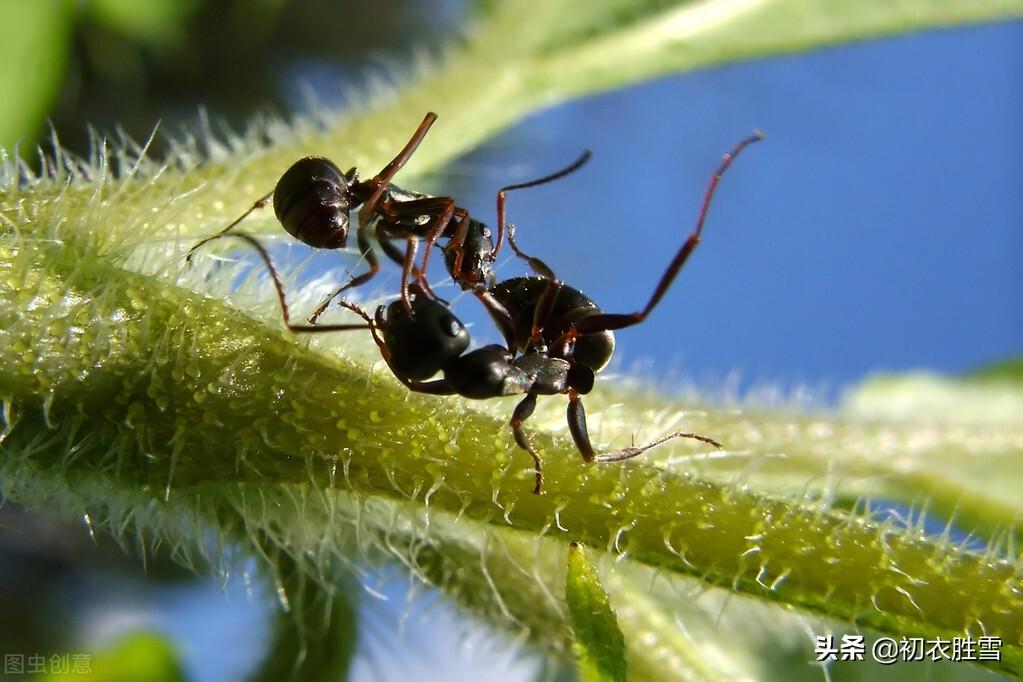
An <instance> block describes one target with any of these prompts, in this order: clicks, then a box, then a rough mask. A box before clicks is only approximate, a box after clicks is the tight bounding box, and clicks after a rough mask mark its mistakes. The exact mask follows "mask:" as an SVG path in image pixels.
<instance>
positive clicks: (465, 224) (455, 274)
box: [419, 201, 469, 283]
mask: <svg viewBox="0 0 1023 682" xmlns="http://www.w3.org/2000/svg"><path fill="white" fill-rule="evenodd" d="M451 209H452V215H451V217H450V218H448V220H447V222H445V223H441V222H439V221H435V224H434V225H433V226H431V229H430V231H429V233H428V236H427V237H426V251H424V252H423V263H422V265H420V266H419V267H420V270H419V273H420V276H422V277H423V282H425V281H426V265H427V263H429V262H430V252H431V251H433V245H434V244H436V243H437V240H438V239H440V238H441V237H443V236H444V231H445V230H446V229H447V227H448V225H449V224H450V223H451V221H452V220H455V218H456V217H457V219H458V222H457V223H455V234H454V236H453V237H452V238H451V241H450V242H449V245H448V248H450V249H454V251H455V262H454V267H452V268H451V278H452V279H454V280H455V281H456V282H458V281H460V279H461V277H462V255H463V254H462V246H463V245H464V244H465V235H466V233H467V231H468V228H469V212H468V211H466V210H465V209H464V208H461V207H459V206H455V205H454V201H452V202H451ZM421 283H422V282H421Z"/></svg>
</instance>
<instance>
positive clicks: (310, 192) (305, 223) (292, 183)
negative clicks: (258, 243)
mask: <svg viewBox="0 0 1023 682" xmlns="http://www.w3.org/2000/svg"><path fill="white" fill-rule="evenodd" d="M350 184H351V181H350V180H349V178H347V177H345V175H344V174H342V173H341V170H340V169H339V168H338V167H337V166H335V165H334V164H333V162H331V161H330V160H329V159H325V158H323V157H320V156H307V157H305V158H304V159H299V160H298V161H296V162H295V163H294V165H292V166H291V168H289V169H288V170H287V171H286V172H285V173H284V175H282V176H281V179H280V180H279V181H278V182H277V187H275V188H274V192H273V202H274V213H276V214H277V219H278V220H279V221H280V222H281V225H282V226H283V227H284V229H285V230H287V231H288V233H289V234H290V235H291V236H293V237H295V238H296V239H299V240H301V241H302V242H304V243H306V244H308V245H309V246H312V247H314V248H317V249H340V248H344V246H345V244H346V243H347V242H348V213H349V210H350V209H351V196H350V193H349V191H348V188H349V185H350Z"/></svg>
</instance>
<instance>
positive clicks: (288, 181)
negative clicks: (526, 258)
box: [187, 112, 589, 331]
mask: <svg viewBox="0 0 1023 682" xmlns="http://www.w3.org/2000/svg"><path fill="white" fill-rule="evenodd" d="M436 118H437V115H436V114H434V113H432V112H431V113H428V114H427V115H426V117H425V118H424V119H423V122H422V123H420V124H419V127H418V128H417V129H416V131H415V133H413V135H412V138H411V139H410V140H409V141H408V143H406V145H405V146H404V148H402V150H401V151H400V152H399V153H398V155H397V156H395V157H394V159H392V160H391V162H390V163H388V164H387V165H386V166H385V167H384V168H383V169H382V170H381V171H380V172H379V173H377V174H376V175H375V176H373V177H372V178H370V179H369V180H362V179H360V177H359V173H358V171H357V170H356V169H355V168H352V169H350V170H348V171H347V172H345V173H342V172H341V170H340V169H339V168H338V167H337V166H336V165H335V164H334V163H333V162H332V161H330V160H329V159H325V158H323V157H318V156H309V157H305V158H303V159H299V160H298V161H296V162H295V163H294V164H293V165H292V166H291V168H289V169H288V170H287V171H285V172H284V175H282V176H281V178H280V180H278V182H277V185H276V186H275V187H274V190H273V191H272V192H269V193H267V194H266V195H264V196H263V197H261V198H260V199H259V200H257V201H256V202H255V203H254V204H253V205H252V206H251V207H250V208H249V209H248V210H247V211H245V212H244V213H243V214H242V215H240V216H239V217H238V218H237V219H235V220H234V221H233V222H232V223H231V224H229V225H228V226H227V227H225V228H224V229H223V230H221V231H220V232H218V233H217V234H215V235H213V236H211V237H207V238H206V239H203V240H202V241H200V242H199V243H197V244H196V245H195V246H193V247H192V248H191V250H189V252H188V256H187V259H188V260H191V257H192V254H193V253H194V252H195V250H196V249H198V248H200V247H201V246H203V245H204V244H206V243H208V242H210V241H212V240H214V239H219V238H221V237H229V236H230V237H239V238H243V239H246V241H249V242H250V243H252V238H251V237H247V236H245V235H242V234H240V233H237V232H235V233H232V232H231V230H233V229H234V228H235V227H236V226H237V225H238V224H239V223H240V222H241V221H242V220H244V219H245V218H246V217H247V216H248V215H249V214H250V213H252V212H253V211H255V210H256V209H258V208H262V207H263V206H265V205H266V202H267V201H268V200H269V199H270V198H271V197H272V198H273V207H274V213H275V215H276V216H277V219H278V221H279V222H280V223H281V225H282V226H283V227H284V229H285V230H286V231H287V232H288V234H290V235H292V236H293V237H295V238H296V239H298V240H300V241H302V242H304V243H305V244H308V245H309V246H312V247H314V248H318V249H339V248H344V247H345V246H346V245H347V243H348V234H349V228H350V225H349V223H350V215H351V211H352V210H353V209H355V208H357V207H358V208H359V212H358V218H359V226H358V229H357V231H356V237H357V240H358V245H359V251H360V252H361V253H362V255H363V257H364V258H365V259H366V262H367V264H368V265H369V269H368V270H367V271H366V272H364V273H362V274H359V275H356V276H355V277H353V278H352V279H351V280H350V281H349V282H347V283H346V284H345V285H343V286H341V287H340V288H338V289H337V291H335V292H334V293H333V294H331V295H330V296H329V297H328V298H327V299H326V300H324V301H323V303H322V304H321V305H320V306H319V307H318V308H317V309H316V311H315V312H313V314H312V315H310V317H309V323H310V325H315V323H316V320H317V319H318V318H319V316H320V315H321V314H322V313H323V312H324V311H325V310H326V309H327V306H328V305H330V302H331V301H332V300H333V299H334V298H336V297H337V296H339V295H340V294H342V293H343V292H344V291H346V290H348V289H351V288H353V287H357V286H360V285H362V284H365V283H366V282H368V281H369V280H370V279H372V278H373V277H374V276H375V275H376V273H377V272H378V271H379V269H380V265H379V262H378V260H377V257H376V254H375V252H374V250H373V245H372V240H371V237H370V234H371V232H370V231H371V229H372V230H373V231H374V233H375V236H376V240H377V243H378V244H379V245H380V248H381V249H383V251H384V253H385V254H386V255H387V256H388V257H389V258H390V259H391V260H393V261H395V262H396V263H398V264H399V265H401V266H402V280H401V297H402V302H403V305H405V307H406V309H407V310H408V309H410V304H409V297H408V284H409V282H410V280H411V279H412V278H413V277H415V279H416V281H417V282H418V283H419V285H420V287H422V288H424V289H425V290H427V291H429V284H428V283H427V282H426V278H425V272H426V266H427V263H428V259H429V254H430V251H431V249H432V247H433V246H434V244H436V243H437V242H438V240H441V239H446V240H447V241H446V243H445V245H444V246H443V247H442V248H443V250H444V256H445V264H446V265H447V268H448V272H449V273H450V274H451V277H452V279H453V280H454V281H455V282H456V283H457V284H458V285H459V286H461V287H462V288H463V289H481V288H485V287H486V286H487V285H488V284H490V283H492V282H493V263H494V261H495V260H496V258H497V254H498V252H499V250H500V248H501V244H502V242H503V238H504V229H505V227H504V211H505V209H504V207H505V202H506V198H505V195H506V193H507V192H509V191H511V190H515V189H522V188H525V187H533V186H535V185H539V184H543V183H545V182H550V181H551V180H555V179H557V178H560V177H562V176H563V175H566V174H568V173H571V172H572V171H574V170H575V169H576V168H578V167H579V166H581V165H582V164H583V163H585V161H586V160H587V159H588V158H589V153H588V152H587V153H585V154H583V156H582V157H581V158H580V159H579V160H578V161H576V162H575V163H573V164H572V165H571V166H569V167H567V168H565V169H563V170H561V171H558V172H557V173H554V174H552V175H549V176H546V177H544V178H540V179H538V180H533V181H531V182H527V183H520V184H515V185H508V186H506V187H503V188H502V189H501V190H500V191H499V192H498V197H497V205H498V235H497V244H496V246H495V244H494V240H493V235H492V233H491V230H490V227H489V226H487V225H486V224H485V223H483V222H481V221H479V220H476V219H475V218H472V217H471V216H470V215H469V212H468V211H467V210H466V209H464V208H462V207H460V206H457V205H455V201H454V199H452V198H451V197H435V196H429V195H426V194H423V193H420V192H413V191H409V190H405V189H402V188H400V187H398V186H396V185H394V184H392V183H391V180H392V179H393V177H394V175H395V174H396V173H397V172H398V171H399V170H400V169H401V168H402V167H403V166H404V165H405V164H406V163H407V162H408V160H409V158H411V156H412V154H413V153H414V152H415V150H416V148H418V146H419V144H420V143H421V142H422V140H423V138H424V137H425V136H426V133H427V131H428V130H429V129H430V126H431V125H433V122H434V121H435V120H436ZM396 240H404V241H405V249H404V251H403V250H402V249H401V248H399V247H398V246H396V245H395V244H394V241H396ZM420 240H425V241H426V247H427V248H426V250H425V252H424V254H423V261H422V265H421V266H419V267H418V268H417V267H416V266H415V257H416V252H417V250H418V245H419V241H420ZM282 303H283V299H282ZM286 317H287V316H286ZM288 324H289V327H290V328H292V329H294V330H296V331H299V330H301V328H302V325H291V324H290V322H289V323H288Z"/></svg>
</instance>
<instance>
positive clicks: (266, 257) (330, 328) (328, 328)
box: [207, 232, 367, 332]
mask: <svg viewBox="0 0 1023 682" xmlns="http://www.w3.org/2000/svg"><path fill="white" fill-rule="evenodd" d="M216 237H218V238H219V237H235V238H237V239H242V240H244V241H246V242H248V243H249V244H250V245H251V246H252V247H253V248H255V249H256V251H258V252H259V256H260V258H262V259H263V263H264V264H265V265H266V268H267V270H269V271H270V277H271V278H272V279H273V283H274V289H276V290H277V300H278V301H280V303H281V316H282V317H283V318H284V324H285V326H286V327H287V328H288V329H290V330H291V331H293V332H339V331H350V330H353V329H366V328H367V326H366V325H364V324H329V325H323V326H321V327H313V326H306V325H300V324H292V323H291V315H290V313H289V312H288V303H287V301H286V300H285V297H284V285H283V284H281V277H280V275H279V274H277V268H276V267H274V264H273V261H272V260H270V254H269V253H267V252H266V249H265V248H264V247H263V245H262V244H260V243H259V242H258V241H256V239H255V238H254V237H252V236H250V235H247V234H244V233H242V232H233V233H230V234H218V235H216ZM207 241H208V240H207Z"/></svg>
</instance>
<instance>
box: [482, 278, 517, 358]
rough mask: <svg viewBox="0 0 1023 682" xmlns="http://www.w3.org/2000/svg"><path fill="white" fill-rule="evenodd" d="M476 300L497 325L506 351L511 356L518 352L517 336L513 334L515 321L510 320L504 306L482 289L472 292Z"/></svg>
mask: <svg viewBox="0 0 1023 682" xmlns="http://www.w3.org/2000/svg"><path fill="white" fill-rule="evenodd" d="M474 293H475V296H476V298H477V300H479V302H480V303H481V304H482V305H483V307H484V308H486V310H487V312H488V313H490V318H491V319H492V320H493V321H494V324H495V325H497V328H498V330H500V332H501V336H503V337H504V342H505V345H506V346H507V348H508V350H509V351H511V352H512V353H513V354H514V353H516V352H518V343H517V336H516V332H515V320H513V319H512V316H511V313H509V312H508V309H507V308H505V307H504V305H503V304H502V303H501V302H500V301H498V300H497V299H495V298H494V296H493V294H491V293H490V291H488V290H486V289H484V290H482V291H476V292H474Z"/></svg>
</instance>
